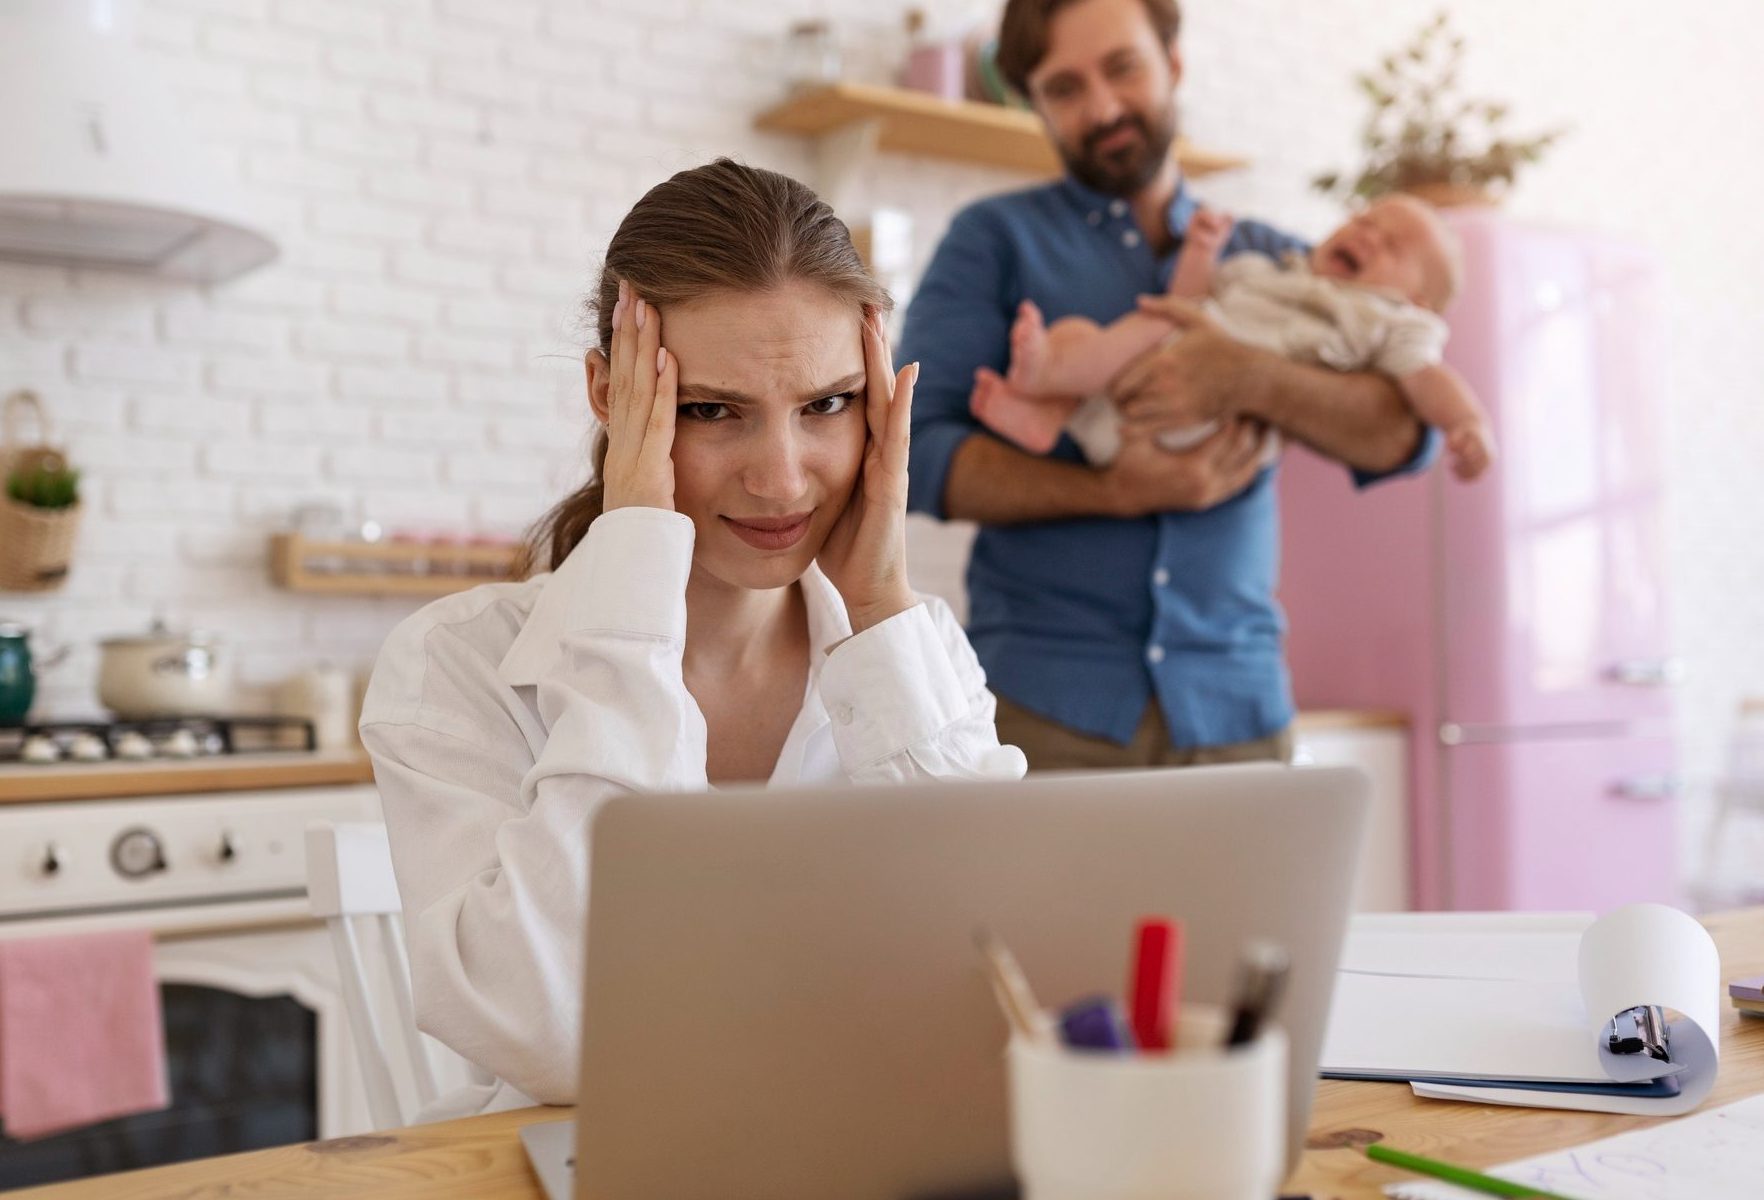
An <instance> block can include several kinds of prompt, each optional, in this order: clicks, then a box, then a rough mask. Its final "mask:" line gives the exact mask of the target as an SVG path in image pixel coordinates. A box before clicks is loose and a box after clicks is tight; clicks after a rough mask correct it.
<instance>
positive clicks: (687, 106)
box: [643, 96, 752, 157]
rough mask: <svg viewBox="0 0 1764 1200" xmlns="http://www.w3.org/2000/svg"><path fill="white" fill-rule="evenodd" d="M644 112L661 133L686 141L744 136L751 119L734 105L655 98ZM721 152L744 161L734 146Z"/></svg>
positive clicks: (649, 101)
mask: <svg viewBox="0 0 1764 1200" xmlns="http://www.w3.org/2000/svg"><path fill="white" fill-rule="evenodd" d="M643 107H644V110H645V112H646V114H647V117H648V121H647V123H648V125H649V126H650V127H651V128H653V129H656V130H659V131H660V132H662V133H667V134H674V135H679V136H683V137H692V138H698V139H700V140H701V141H702V140H703V139H706V138H714V137H718V136H722V135H736V134H739V135H743V139H744V140H745V135H746V134H747V130H748V122H749V121H750V120H751V119H752V118H751V116H750V115H749V114H748V113H745V112H742V111H740V110H739V109H736V108H735V107H734V106H732V105H722V104H716V103H713V102H710V101H706V100H687V99H674V98H664V97H661V96H653V97H651V98H649V99H648V100H646V101H645V102H644V105H643ZM720 149H721V150H722V152H725V153H729V154H730V155H731V156H732V157H744V156H743V155H741V154H740V153H739V151H738V149H736V147H733V146H726V145H725V146H723V147H720Z"/></svg>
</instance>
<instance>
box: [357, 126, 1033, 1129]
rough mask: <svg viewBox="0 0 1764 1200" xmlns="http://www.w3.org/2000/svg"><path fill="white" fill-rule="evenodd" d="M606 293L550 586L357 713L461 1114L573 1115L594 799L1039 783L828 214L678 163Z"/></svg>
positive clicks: (625, 234)
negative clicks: (924, 530) (541, 1108)
mask: <svg viewBox="0 0 1764 1200" xmlns="http://www.w3.org/2000/svg"><path fill="white" fill-rule="evenodd" d="M590 303H591V308H592V312H593V314H594V317H595V327H596V330H597V333H598V348H596V349H593V350H590V351H589V352H588V355H587V360H586V361H587V392H588V402H589V404H590V405H591V406H592V409H593V411H594V415H595V416H596V417H597V418H598V419H599V420H600V422H601V424H602V425H603V427H604V429H603V433H602V434H601V436H600V438H599V440H598V442H597V444H596V447H595V453H594V459H595V469H594V471H593V475H592V477H591V479H590V481H589V483H588V484H587V485H586V486H585V487H583V488H582V489H581V490H580V491H578V492H577V493H575V494H574V495H572V496H570V497H569V498H567V499H566V500H565V501H564V502H563V503H562V504H560V505H559V506H558V507H557V508H556V509H554V510H553V511H552V512H551V513H550V514H549V515H548V516H547V517H546V518H545V519H544V520H543V521H542V522H541V523H540V525H539V527H538V528H537V530H536V531H535V534H534V537H533V541H532V545H531V547H530V555H531V558H532V559H533V563H534V565H535V566H549V567H550V568H551V569H550V572H549V573H548V574H536V575H533V576H532V577H530V578H528V579H527V580H525V581H524V582H520V583H503V584H489V585H485V586H483V587H478V588H474V589H472V590H470V591H467V592H462V593H459V594H457V595H454V596H450V597H448V598H446V599H444V600H440V601H437V602H436V603H434V604H431V605H429V606H428V607H426V608H424V609H423V610H422V611H420V612H419V613H417V614H416V615H415V616H413V617H411V618H410V619H409V620H407V621H406V622H404V623H403V624H402V625H400V626H399V627H398V629H397V630H396V631H394V633H393V634H392V636H391V637H390V638H389V639H388V640H387V643H386V646H385V648H384V650H383V651H382V652H381V655H380V660H379V663H378V665H377V667H376V668H375V671H374V678H373V682H372V685H371V686H370V688H369V690H368V695H367V699H366V703H365V705H364V709H363V713H362V725H361V729H362V738H363V741H364V742H365V743H366V745H367V749H368V752H369V754H370V755H371V756H372V758H373V763H374V775H375V779H376V781H377V782H378V784H379V788H380V794H381V797H382V801H383V804H384V808H385V817H386V824H387V828H388V830H389V832H390V835H391V840H392V855H393V861H394V864H395V867H396V871H397V875H398V884H399V891H400V893H401V896H402V900H403V903H404V914H405V923H406V927H407V931H408V939H409V944H410V955H411V969H412V976H413V982H414V991H415V1000H416V1007H417V1013H418V1023H419V1025H421V1026H422V1028H423V1029H424V1030H425V1031H427V1032H428V1033H430V1034H432V1035H434V1036H435V1037H436V1038H438V1039H439V1040H440V1041H442V1042H444V1043H445V1044H447V1045H448V1046H450V1047H452V1048H453V1049H454V1050H456V1051H457V1052H458V1053H459V1054H461V1055H462V1056H464V1057H465V1058H466V1059H468V1060H470V1061H471V1062H472V1063H474V1064H476V1065H477V1067H479V1068H480V1069H481V1074H482V1076H483V1078H484V1080H485V1082H484V1085H483V1086H482V1087H481V1088H479V1089H477V1090H476V1092H475V1093H474V1094H472V1095H469V1096H463V1095H462V1096H456V1097H452V1098H450V1100H449V1103H448V1104H447V1105H446V1112H447V1113H448V1114H449V1115H453V1114H459V1113H463V1112H471V1111H479V1110H484V1109H488V1108H502V1107H511V1106H514V1105H517V1104H522V1103H530V1102H531V1101H532V1100H538V1101H542V1102H551V1103H564V1102H568V1101H570V1100H573V1099H574V1095H575V1071H576V1061H577V1054H576V1046H577V1041H578V1038H577V1028H576V1024H577V1021H578V1020H579V1017H580V989H581V978H582V963H581V947H582V943H583V927H584V921H585V917H586V912H587V898H588V830H589V824H590V821H591V819H592V817H593V815H594V812H595V809H596V808H597V807H598V805H599V804H600V803H601V802H602V801H603V800H604V799H606V798H607V797H609V796H612V795H615V794H619V793H624V792H679V791H692V790H701V789H704V788H707V787H710V786H713V785H717V784H730V783H738V782H752V783H760V782H764V783H767V784H770V785H774V786H781V785H790V784H834V783H845V782H864V783H879V782H891V781H894V782H908V781H912V780H915V779H926V778H955V777H970V776H972V777H979V776H987V777H1000V776H1003V777H1016V776H1018V775H1020V774H1022V772H1023V769H1024V763H1023V756H1022V755H1021V754H1020V753H1019V752H1018V751H1017V750H1016V749H1015V748H1013V747H1008V746H1000V745H999V743H998V737H997V734H996V732H995V729H994V725H993V707H994V706H993V699H992V696H991V695H990V693H988V692H987V690H986V680H985V677H984V675H983V674H982V672H981V670H980V666H979V663H978V662H977V661H976V660H975V657H974V653H973V651H972V649H971V648H970V647H969V645H968V642H967V639H966V637H965V636H964V635H963V633H962V630H961V628H960V626H959V625H958V624H957V623H956V621H955V619H954V617H953V615H952V614H951V612H950V610H949V608H948V606H946V605H945V604H943V603H942V602H941V601H939V600H936V599H931V598H927V599H920V598H919V597H917V596H915V595H914V594H913V592H912V590H911V588H910V587H909V585H908V582H907V572H906V560H905V516H906V487H907V481H906V469H907V467H906V463H907V436H908V435H907V430H908V417H909V414H910V410H911V405H912V392H913V381H914V376H915V375H916V371H915V370H914V368H912V367H908V368H906V369H904V370H901V371H899V372H896V371H895V370H894V368H893V365H892V363H891V362H890V360H889V351H888V345H887V342H886V339H885V336H884V334H883V331H882V329H883V324H882V320H883V315H884V313H885V312H886V311H887V309H888V307H889V305H890V301H889V298H888V295H887V293H886V292H885V291H883V290H882V289H881V288H880V287H879V286H878V285H877V284H876V283H875V282H874V281H873V280H872V279H871V278H870V276H869V275H868V274H867V273H866V272H865V270H864V267H863V264H862V262H861V261H860V260H859V258H858V256H857V253H856V251H855V250H854V249H853V247H852V244H851V239H850V235H849V234H848V232H847V230H846V228H845V226H844V225H843V224H842V223H841V222H840V221H839V220H838V219H837V218H836V217H835V216H834V215H833V213H832V211H831V210H830V209H829V208H828V207H827V206H826V205H825V204H824V203H822V202H821V201H820V200H819V199H817V198H816V197H815V196H814V194H813V193H812V192H810V191H809V190H808V189H806V188H804V187H803V186H802V185H801V184H798V183H796V182H794V181H792V180H790V179H787V178H785V177H784V176H781V175H777V174H774V173H772V172H769V171H761V170H756V169H753V168H749V167H744V166H740V165H738V164H736V163H733V162H730V161H728V160H719V161H717V162H715V163H712V164H710V165H708V166H704V167H699V168H696V169H694V170H690V171H685V172H682V173H681V174H679V175H676V176H674V177H673V178H672V179H670V180H668V181H667V182H665V183H662V184H660V185H658V186H657V187H655V188H654V189H652V190H651V191H650V192H649V193H648V194H647V195H645V196H644V197H643V199H642V200H640V201H638V203H637V205H636V207H635V208H633V209H632V210H631V212H630V214H629V215H628V216H627V217H626V218H625V220H624V221H623V223H622V224H621V225H620V226H619V229H618V232H617V233H616V234H614V236H613V239H612V242H611V244H610V246H609V247H608V249H607V253H606V261H605V268H604V271H603V274H602V277H601V280H600V284H599V287H598V288H597V289H596V291H595V293H594V295H593V297H592V299H591V302H590ZM560 436H563V435H562V433H561V431H560ZM430 1115H437V1114H430Z"/></svg>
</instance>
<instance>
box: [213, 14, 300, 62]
mask: <svg viewBox="0 0 1764 1200" xmlns="http://www.w3.org/2000/svg"><path fill="white" fill-rule="evenodd" d="M201 43H202V48H203V50H205V51H206V52H208V53H210V54H213V55H215V56H216V57H218V58H225V59H233V60H237V61H243V62H251V63H268V64H275V65H280V66H288V67H316V66H317V65H318V61H319V42H318V39H316V38H313V37H309V36H307V35H305V34H295V33H292V32H290V31H287V30H271V29H267V28H262V27H249V26H243V25H235V24H233V23H232V22H230V21H222V20H210V21H208V22H207V23H206V24H205V25H204V26H203V28H202V39H201Z"/></svg>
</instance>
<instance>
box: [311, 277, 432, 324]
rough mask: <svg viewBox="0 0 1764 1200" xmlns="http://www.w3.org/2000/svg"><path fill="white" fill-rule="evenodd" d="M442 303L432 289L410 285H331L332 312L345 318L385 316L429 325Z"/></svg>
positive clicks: (394, 319) (390, 318)
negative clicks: (411, 286) (430, 291)
mask: <svg viewBox="0 0 1764 1200" xmlns="http://www.w3.org/2000/svg"><path fill="white" fill-rule="evenodd" d="M440 307H441V302H440V300H438V299H437V298H436V297H435V296H433V295H431V294H430V293H428V292H424V291H419V290H417V289H416V288H406V287H367V286H361V285H356V284H338V285H336V286H335V287H333V288H331V311H332V312H334V313H336V314H337V315H339V316H344V317H383V318H385V319H386V320H389V321H408V322H411V323H413V324H422V325H427V324H430V323H432V322H433V321H434V319H435V315H436V313H437V312H438V311H439V310H440Z"/></svg>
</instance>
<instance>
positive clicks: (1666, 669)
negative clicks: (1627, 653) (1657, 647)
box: [1605, 655, 1684, 687]
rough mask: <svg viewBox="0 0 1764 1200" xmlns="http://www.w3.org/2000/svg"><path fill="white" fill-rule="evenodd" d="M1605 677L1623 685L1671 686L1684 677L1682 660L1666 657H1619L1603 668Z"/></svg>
mask: <svg viewBox="0 0 1764 1200" xmlns="http://www.w3.org/2000/svg"><path fill="white" fill-rule="evenodd" d="M1605 678H1606V679H1608V680H1610V681H1611V682H1612V683H1620V684H1623V685H1624V686H1625V687H1671V686H1672V685H1673V684H1675V683H1678V682H1680V681H1682V680H1683V679H1684V660H1683V659H1681V658H1677V657H1675V656H1670V655H1669V656H1667V657H1666V658H1620V659H1618V660H1617V661H1616V662H1614V663H1612V664H1611V665H1610V666H1608V667H1606V668H1605Z"/></svg>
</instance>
